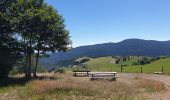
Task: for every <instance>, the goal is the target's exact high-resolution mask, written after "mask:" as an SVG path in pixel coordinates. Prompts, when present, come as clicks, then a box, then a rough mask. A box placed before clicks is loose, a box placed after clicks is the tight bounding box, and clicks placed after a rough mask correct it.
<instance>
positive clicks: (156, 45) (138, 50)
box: [40, 39, 170, 66]
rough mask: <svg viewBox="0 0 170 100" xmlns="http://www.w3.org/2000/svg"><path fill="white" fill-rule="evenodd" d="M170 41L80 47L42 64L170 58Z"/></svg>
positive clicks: (47, 59) (135, 40) (142, 41)
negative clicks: (112, 58)
mask: <svg viewBox="0 0 170 100" xmlns="http://www.w3.org/2000/svg"><path fill="white" fill-rule="evenodd" d="M169 51H170V41H169V40H168V41H157V40H143V39H126V40H123V41H121V42H117V43H111V42H109V43H103V44H95V45H87V46H80V47H76V48H73V49H71V50H70V51H68V52H65V53H64V52H60V53H54V54H50V57H49V58H41V59H40V64H43V65H45V66H47V65H55V64H57V63H59V62H60V61H65V60H71V59H76V58H79V57H84V56H88V57H101V56H126V55H132V56H133V55H134V56H170V52H169Z"/></svg>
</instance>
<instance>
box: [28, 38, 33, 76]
mask: <svg viewBox="0 0 170 100" xmlns="http://www.w3.org/2000/svg"><path fill="white" fill-rule="evenodd" d="M31 55H32V40H31V36H30V39H29V48H28V78H31Z"/></svg>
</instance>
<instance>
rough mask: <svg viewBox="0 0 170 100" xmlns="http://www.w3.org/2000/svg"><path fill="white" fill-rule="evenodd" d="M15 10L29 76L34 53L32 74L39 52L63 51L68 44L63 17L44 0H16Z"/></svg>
mask: <svg viewBox="0 0 170 100" xmlns="http://www.w3.org/2000/svg"><path fill="white" fill-rule="evenodd" d="M16 10H17V13H18V14H15V15H19V16H17V20H16V22H17V29H18V33H20V36H21V37H22V39H23V43H24V44H25V56H26V65H27V70H26V75H27V76H28V77H31V67H32V66H31V57H32V55H34V54H35V55H36V64H35V69H34V76H35V77H36V70H37V63H38V59H39V56H40V54H41V53H45V52H47V51H52V52H56V51H65V50H66V49H67V46H68V45H69V44H70V40H69V32H68V31H67V30H66V29H65V25H64V19H63V18H62V16H61V15H59V14H58V13H57V11H56V10H55V9H54V8H53V7H52V6H49V5H48V4H46V3H45V2H44V0H18V3H17V4H16Z"/></svg>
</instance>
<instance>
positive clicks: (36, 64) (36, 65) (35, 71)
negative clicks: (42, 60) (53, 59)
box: [34, 50, 40, 78]
mask: <svg viewBox="0 0 170 100" xmlns="http://www.w3.org/2000/svg"><path fill="white" fill-rule="evenodd" d="M39 55H40V50H38V52H37V55H36V62H35V68H34V78H36V77H37V67H38V60H39Z"/></svg>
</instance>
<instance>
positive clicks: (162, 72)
mask: <svg viewBox="0 0 170 100" xmlns="http://www.w3.org/2000/svg"><path fill="white" fill-rule="evenodd" d="M155 74H164V72H155Z"/></svg>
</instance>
